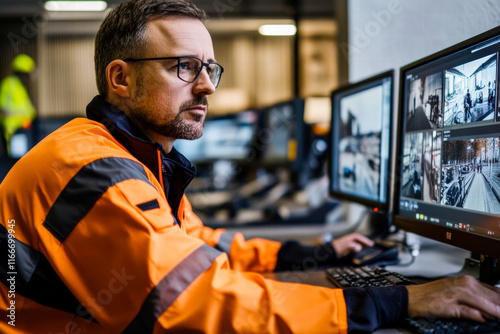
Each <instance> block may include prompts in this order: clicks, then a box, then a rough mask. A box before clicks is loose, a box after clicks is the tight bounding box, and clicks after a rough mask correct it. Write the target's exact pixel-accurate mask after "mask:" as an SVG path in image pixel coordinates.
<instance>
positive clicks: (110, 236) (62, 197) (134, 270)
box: [0, 97, 377, 334]
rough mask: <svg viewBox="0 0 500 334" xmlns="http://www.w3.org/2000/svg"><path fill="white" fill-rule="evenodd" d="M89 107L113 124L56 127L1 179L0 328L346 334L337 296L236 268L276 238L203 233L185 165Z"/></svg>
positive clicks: (261, 256)
mask: <svg viewBox="0 0 500 334" xmlns="http://www.w3.org/2000/svg"><path fill="white" fill-rule="evenodd" d="M91 106H93V107H91ZM99 108H100V109H106V110H107V112H108V113H109V115H112V116H113V117H114V118H115V119H114V123H113V122H109V121H107V120H104V121H103V122H102V123H101V122H97V121H94V120H89V119H83V118H80V119H75V120H73V121H71V122H69V123H68V124H66V125H65V126H63V127H62V128H60V129H59V130H57V131H55V132H54V133H52V134H51V135H49V136H48V137H46V138H45V139H44V140H43V141H42V142H40V143H39V144H38V145H37V146H36V147H35V148H34V149H32V150H31V151H30V152H29V153H28V154H27V155H25V156H24V157H23V158H22V159H21V160H20V161H19V162H18V163H17V164H16V166H14V167H13V169H12V170H11V171H10V172H9V174H8V175H7V176H6V178H5V179H4V181H3V182H2V183H1V184H0V254H1V256H0V257H1V261H2V263H0V277H2V283H3V284H0V318H1V321H0V332H1V333H54V334H55V333H163V332H166V331H167V330H168V331H170V332H178V333H186V332H203V333H234V332H238V333H278V332H280V333H281V332H283V333H346V332H347V317H348V314H347V313H348V312H349V309H348V308H346V304H345V301H344V296H343V291H342V290H340V289H328V288H322V287H316V286H309V285H301V284H291V283H282V282H275V281H271V280H267V279H264V278H263V277H262V276H261V275H260V274H257V273H252V272H249V271H271V270H273V268H274V266H275V265H276V254H277V252H278V250H279V248H280V244H279V243H276V242H273V241H266V240H249V241H244V240H243V237H242V236H241V235H239V234H236V235H234V237H233V238H230V237H229V234H227V233H225V232H224V231H223V230H221V231H218V230H216V231H214V230H211V229H209V228H207V227H204V226H203V225H202V223H201V221H200V220H199V219H198V218H197V217H196V216H195V214H194V213H193V212H192V210H191V207H190V204H189V202H188V200H187V198H186V197H185V196H184V195H183V190H182V189H184V188H185V186H187V184H188V183H189V180H190V179H191V178H192V177H193V172H192V170H190V169H189V168H187V167H186V166H190V165H186V164H185V163H186V162H187V160H185V158H184V157H182V156H181V155H180V154H178V153H177V152H176V151H175V150H174V151H173V152H172V153H171V154H169V155H167V156H162V152H161V147H160V145H158V144H153V143H151V142H149V141H148V140H147V139H146V138H144V137H143V136H142V135H141V134H139V133H135V131H136V130H135V129H134V128H133V127H132V128H129V129H126V130H124V128H125V126H123V125H120V122H128V119H126V118H125V117H124V116H123V114H121V113H120V111H119V110H118V109H116V108H114V107H112V106H111V105H109V104H108V103H107V102H105V101H104V100H103V99H102V98H100V97H96V98H95V99H94V101H93V102H92V103H91V105H89V109H90V110H88V113H89V114H92V115H93V116H94V117H93V118H96V119H98V117H99V116H98V115H99V114H98V113H97V114H96V113H94V111H96V110H98V109H99ZM94 109H96V110H94ZM101 117H102V116H101ZM131 138H134V139H133V145H132V142H131ZM179 189H181V190H179ZM228 254H229V255H228ZM376 317H377V316H376Z"/></svg>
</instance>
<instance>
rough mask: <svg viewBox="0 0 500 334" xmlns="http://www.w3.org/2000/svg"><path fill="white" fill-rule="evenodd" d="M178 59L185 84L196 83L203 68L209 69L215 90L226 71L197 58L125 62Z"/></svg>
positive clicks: (131, 60) (179, 69)
mask: <svg viewBox="0 0 500 334" xmlns="http://www.w3.org/2000/svg"><path fill="white" fill-rule="evenodd" d="M168 59H177V76H178V77H179V79H181V80H182V81H185V82H194V81H195V80H196V78H198V75H199V74H200V72H201V70H202V69H203V67H206V68H207V73H208V77H209V78H210V81H211V82H212V84H213V85H214V87H215V88H217V86H219V82H220V77H221V76H222V72H224V69H223V68H222V66H220V65H219V64H217V63H204V62H203V61H202V60H201V59H199V58H196V57H187V56H186V57H184V56H182V57H160V58H139V59H137V58H126V59H123V61H126V62H137V61H147V60H168Z"/></svg>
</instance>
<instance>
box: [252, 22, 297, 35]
mask: <svg viewBox="0 0 500 334" xmlns="http://www.w3.org/2000/svg"><path fill="white" fill-rule="evenodd" d="M259 33H260V34H261V35H264V36H293V35H295V34H296V33H297V27H295V25H293V24H264V25H261V26H260V27H259Z"/></svg>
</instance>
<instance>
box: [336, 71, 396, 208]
mask: <svg viewBox="0 0 500 334" xmlns="http://www.w3.org/2000/svg"><path fill="white" fill-rule="evenodd" d="M393 77H394V73H393V71H388V72H385V73H382V74H380V75H377V76H374V77H371V78H368V79H366V80H363V81H362V82H358V83H355V84H351V85H348V86H345V87H342V88H339V89H337V90H335V91H334V92H332V96H331V98H332V118H331V138H330V166H329V178H330V187H329V188H330V194H331V195H332V196H334V197H336V198H339V199H346V200H350V201H355V202H357V203H361V204H363V205H366V206H370V207H373V208H376V209H382V210H384V211H387V210H388V208H389V198H390V177H389V175H390V167H391V166H390V165H391V160H390V157H391V123H392V122H391V120H392V109H393V108H392V91H393V88H392V86H393Z"/></svg>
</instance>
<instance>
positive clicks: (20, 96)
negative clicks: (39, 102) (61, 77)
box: [0, 54, 36, 158]
mask: <svg viewBox="0 0 500 334" xmlns="http://www.w3.org/2000/svg"><path fill="white" fill-rule="evenodd" d="M34 69H35V61H34V60H33V59H32V58H31V57H30V56H28V55H25V54H19V55H17V56H16V57H15V58H14V60H13V61H12V70H13V71H14V74H12V75H10V76H8V77H6V78H5V79H4V80H3V81H2V84H1V86H0V123H1V126H2V132H3V136H4V138H3V139H4V140H5V144H6V149H7V153H8V154H9V156H11V157H13V158H20V157H21V156H22V155H24V153H26V152H27V151H28V149H30V148H31V145H30V144H31V143H30V137H31V136H30V133H29V132H28V131H29V130H30V128H31V123H32V122H33V119H34V118H35V115H36V111H35V107H34V106H33V104H32V103H31V99H30V97H29V95H28V90H27V86H28V84H29V83H30V81H31V74H32V72H33V70H34ZM19 130H24V132H25V133H24V134H23V135H22V136H21V135H19V137H18V138H16V137H14V135H16V132H18V131H19Z"/></svg>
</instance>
